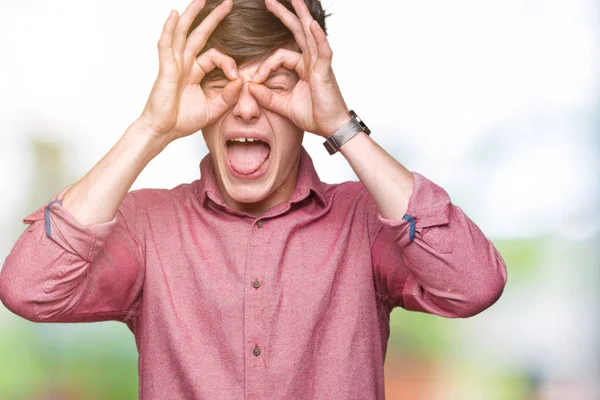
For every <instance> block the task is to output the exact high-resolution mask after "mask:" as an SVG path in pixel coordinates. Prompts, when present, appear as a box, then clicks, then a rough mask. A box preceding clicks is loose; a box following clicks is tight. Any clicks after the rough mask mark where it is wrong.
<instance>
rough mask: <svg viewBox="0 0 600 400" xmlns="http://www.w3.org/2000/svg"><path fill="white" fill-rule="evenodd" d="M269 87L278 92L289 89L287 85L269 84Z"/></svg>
mask: <svg viewBox="0 0 600 400" xmlns="http://www.w3.org/2000/svg"><path fill="white" fill-rule="evenodd" d="M267 88H269V89H270V90H273V91H276V92H282V91H286V90H289V89H288V87H287V86H283V85H267Z"/></svg>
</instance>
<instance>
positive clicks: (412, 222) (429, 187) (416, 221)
mask: <svg viewBox="0 0 600 400" xmlns="http://www.w3.org/2000/svg"><path fill="white" fill-rule="evenodd" d="M412 174H413V177H414V181H413V192H412V194H411V196H410V198H409V200H408V208H407V210H406V213H405V214H404V216H403V217H402V220H401V221H397V220H393V219H388V218H384V217H383V216H382V215H381V213H380V212H379V210H378V211H377V220H378V221H379V223H380V224H381V225H382V226H383V229H387V230H388V231H389V233H390V234H391V235H392V237H393V238H394V240H395V241H396V243H397V244H399V245H400V246H407V245H409V244H410V243H411V242H413V241H414V239H415V238H420V237H421V236H422V234H423V229H424V228H428V227H432V226H441V225H446V224H448V221H449V220H450V207H451V201H450V196H449V195H448V193H447V192H446V191H445V190H444V189H443V188H441V187H440V186H438V185H437V184H435V183H433V182H432V181H430V180H429V179H427V178H426V177H424V176H423V175H421V174H419V173H417V172H412Z"/></svg>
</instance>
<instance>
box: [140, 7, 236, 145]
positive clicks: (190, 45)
mask: <svg viewBox="0 0 600 400" xmlns="http://www.w3.org/2000/svg"><path fill="white" fill-rule="evenodd" d="M204 4H205V3H204V0H194V1H192V3H190V5H189V6H188V7H187V9H186V10H185V12H184V13H183V14H182V15H181V17H179V16H178V14H177V12H176V11H171V14H169V18H168V19H167V21H166V23H165V25H164V28H163V31H162V34H161V37H160V40H159V42H158V53H159V60H160V68H159V72H158V78H157V79H156V82H155V83H154V86H153V88H152V92H151V93H150V96H149V98H148V101H147V103H146V106H145V108H144V111H143V112H142V115H141V116H140V118H139V119H140V120H141V121H143V122H144V123H145V124H146V125H147V126H148V127H149V128H150V130H151V131H152V132H153V133H154V134H156V135H157V136H160V137H162V138H166V139H167V141H172V140H175V139H177V138H180V137H183V136H188V135H191V134H193V133H195V132H197V131H199V130H201V129H202V128H203V127H205V126H206V125H207V124H210V123H212V122H214V121H216V120H217V119H218V118H219V117H220V116H221V115H222V114H223V113H224V112H225V111H227V110H228V109H229V108H231V107H232V106H233V105H234V104H235V103H236V102H237V100H238V96H239V93H240V89H241V87H242V81H241V79H239V78H238V72H237V66H236V64H235V61H234V60H233V58H231V57H229V56H228V55H225V54H223V53H221V52H219V51H218V50H217V49H210V50H208V51H206V52H205V53H203V54H202V55H201V56H199V57H197V55H198V54H199V53H200V51H201V50H202V48H203V47H204V46H205V45H206V42H207V41H208V38H209V36H210V35H211V33H212V32H213V31H214V30H215V29H216V27H217V25H218V24H219V22H221V21H222V20H223V18H225V16H226V15H227V14H228V13H229V12H230V11H231V8H232V4H233V3H232V0H225V1H223V3H221V4H220V5H219V6H218V7H216V8H215V9H214V10H213V11H212V12H211V13H210V14H209V15H208V16H207V17H206V18H205V19H204V20H203V21H202V23H201V24H200V25H199V26H198V27H197V28H196V29H194V31H193V32H192V33H191V34H190V35H189V37H187V40H186V36H187V32H188V31H189V29H190V26H191V25H192V23H193V21H194V19H195V18H196V16H197V15H198V13H199V12H200V10H202V8H203V7H204ZM217 67H218V68H221V69H222V70H223V72H224V73H225V76H226V77H227V78H228V79H230V82H228V83H227V85H226V86H225V87H224V88H223V90H222V91H221V93H220V94H219V95H218V96H216V97H211V98H209V97H207V96H206V95H205V94H204V92H203V91H202V88H201V87H200V81H201V80H202V78H204V76H205V75H206V74H207V73H209V72H210V71H212V70H213V69H215V68H217Z"/></svg>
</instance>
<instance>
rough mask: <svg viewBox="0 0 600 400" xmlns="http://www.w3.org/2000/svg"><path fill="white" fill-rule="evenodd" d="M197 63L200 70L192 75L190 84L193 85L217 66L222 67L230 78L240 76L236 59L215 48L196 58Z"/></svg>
mask: <svg viewBox="0 0 600 400" xmlns="http://www.w3.org/2000/svg"><path fill="white" fill-rule="evenodd" d="M196 63H197V64H198V66H199V67H200V70H199V72H198V73H194V74H192V76H191V77H190V84H192V85H195V84H198V83H200V82H201V81H202V79H204V77H205V76H206V74H208V73H209V72H210V71H212V70H213V69H215V68H217V67H218V68H221V70H223V73H224V74H225V76H226V77H227V78H228V79H230V80H234V79H237V77H238V76H239V74H238V70H237V65H236V63H235V60H234V59H233V58H231V57H230V56H228V55H226V54H223V53H221V52H220V51H219V50H217V49H214V48H213V49H210V50H208V51H207V52H205V53H203V54H202V55H200V56H199V57H198V58H196Z"/></svg>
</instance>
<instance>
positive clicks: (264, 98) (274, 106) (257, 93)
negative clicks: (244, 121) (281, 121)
mask: <svg viewBox="0 0 600 400" xmlns="http://www.w3.org/2000/svg"><path fill="white" fill-rule="evenodd" d="M248 90H249V91H250V93H251V94H252V96H254V98H255V99H256V101H257V102H258V104H260V105H261V106H262V107H264V108H266V109H267V110H271V111H274V112H276V113H277V114H280V115H283V116H284V117H286V118H289V116H288V107H287V105H288V100H287V97H286V96H283V95H281V94H279V93H275V92H273V91H271V90H269V89H267V88H266V87H265V86H263V85H259V84H256V83H250V84H249V85H248Z"/></svg>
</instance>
